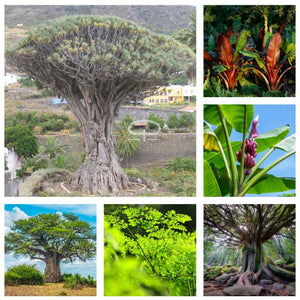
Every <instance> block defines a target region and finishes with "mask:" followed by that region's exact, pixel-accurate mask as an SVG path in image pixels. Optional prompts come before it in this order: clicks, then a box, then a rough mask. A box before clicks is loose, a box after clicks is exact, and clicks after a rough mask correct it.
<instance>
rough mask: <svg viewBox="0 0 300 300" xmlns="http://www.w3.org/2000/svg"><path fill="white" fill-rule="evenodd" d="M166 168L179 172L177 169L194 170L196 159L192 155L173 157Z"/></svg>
mask: <svg viewBox="0 0 300 300" xmlns="http://www.w3.org/2000/svg"><path fill="white" fill-rule="evenodd" d="M168 168H169V169H170V170H171V171H174V172H179V171H189V172H196V160H195V159H194V158H192V157H187V158H181V157H175V158H173V159H172V160H170V161H169V163H168Z"/></svg>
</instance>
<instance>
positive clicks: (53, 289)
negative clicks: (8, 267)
mask: <svg viewBox="0 0 300 300" xmlns="http://www.w3.org/2000/svg"><path fill="white" fill-rule="evenodd" d="M63 285H64V284H63V283H46V284H44V285H18V286H6V287H5V296H96V290H97V289H96V288H91V287H84V288H83V289H82V290H70V289H66V288H64V287H63Z"/></svg>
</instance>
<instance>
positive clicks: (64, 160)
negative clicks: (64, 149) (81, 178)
mask: <svg viewBox="0 0 300 300" xmlns="http://www.w3.org/2000/svg"><path fill="white" fill-rule="evenodd" d="M50 164H51V166H52V167H54V168H57V169H67V170H68V169H70V167H69V166H70V157H69V156H66V155H58V156H56V157H55V158H53V159H51V161H50Z"/></svg>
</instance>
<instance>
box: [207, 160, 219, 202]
mask: <svg viewBox="0 0 300 300" xmlns="http://www.w3.org/2000/svg"><path fill="white" fill-rule="evenodd" d="M204 197H221V191H220V187H219V184H218V181H217V179H216V177H215V174H214V172H213V170H212V168H211V166H210V164H209V162H208V161H206V160H205V161H204Z"/></svg>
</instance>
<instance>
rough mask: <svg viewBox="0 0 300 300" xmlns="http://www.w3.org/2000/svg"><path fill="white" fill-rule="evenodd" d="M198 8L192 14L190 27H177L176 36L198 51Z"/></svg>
mask: <svg viewBox="0 0 300 300" xmlns="http://www.w3.org/2000/svg"><path fill="white" fill-rule="evenodd" d="M196 29H197V26H196V9H195V10H194V11H193V13H192V14H191V15H190V23H189V28H180V29H177V30H176V32H175V34H174V37H175V39H177V40H178V41H180V42H182V43H183V44H185V45H187V46H188V47H190V48H191V49H192V50H193V51H194V52H195V53H196Z"/></svg>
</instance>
